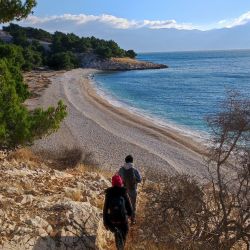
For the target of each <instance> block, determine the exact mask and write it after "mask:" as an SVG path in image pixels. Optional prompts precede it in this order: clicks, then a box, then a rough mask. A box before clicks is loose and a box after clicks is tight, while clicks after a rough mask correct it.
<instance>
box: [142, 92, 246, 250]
mask: <svg viewBox="0 0 250 250" xmlns="http://www.w3.org/2000/svg"><path fill="white" fill-rule="evenodd" d="M208 121H209V125H210V128H211V143H210V145H211V146H210V148H209V149H210V150H209V154H208V158H207V161H206V162H205V163H206V169H207V170H208V171H207V179H206V183H205V184H201V183H198V182H197V181H195V179H194V178H193V177H190V176H185V175H177V176H170V177H169V176H162V177H161V179H160V180H159V177H158V182H157V183H158V184H157V185H148V187H147V188H145V189H144V192H146V197H147V199H148V203H146V205H145V207H146V208H147V209H146V210H145V211H146V212H145V213H146V215H145V218H146V220H145V225H144V226H145V227H149V226H148V225H150V230H148V231H147V234H148V235H147V236H148V237H150V236H151V234H152V230H153V231H154V235H155V236H156V239H157V244H158V246H165V247H166V246H169V248H170V249H176V248H177V249H202V248H204V249H228V250H229V249H232V248H235V249H237V246H238V248H239V247H240V246H241V247H242V249H243V246H242V245H243V243H244V244H245V248H247V249H249V248H250V243H249V242H250V223H249V221H250V100H249V98H247V97H243V96H241V95H239V94H237V93H232V92H230V93H229V95H228V98H227V100H226V101H225V102H224V103H223V105H222V108H221V110H220V111H219V112H218V113H217V114H215V115H214V116H212V117H210V118H209V119H208ZM152 201H153V202H152Z"/></svg>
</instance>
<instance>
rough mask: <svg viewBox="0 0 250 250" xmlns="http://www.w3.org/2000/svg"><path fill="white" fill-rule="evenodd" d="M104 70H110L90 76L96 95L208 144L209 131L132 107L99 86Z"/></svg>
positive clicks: (118, 107) (186, 136) (139, 116)
mask: <svg viewBox="0 0 250 250" xmlns="http://www.w3.org/2000/svg"><path fill="white" fill-rule="evenodd" d="M102 72H109V71H104V70H97V72H96V73H94V74H90V76H89V80H90V82H89V83H88V84H89V85H90V86H89V88H93V92H95V96H97V98H98V99H101V100H104V101H105V102H107V103H108V104H110V105H111V106H113V107H114V108H116V109H121V110H124V112H125V113H128V114H131V115H132V116H135V117H138V118H139V119H140V118H141V119H142V120H145V121H147V122H148V123H152V124H154V126H156V127H158V128H161V129H164V130H170V131H173V133H178V134H179V135H180V136H181V137H185V138H187V139H191V141H194V142H195V143H198V144H199V146H200V145H207V140H208V137H209V134H208V133H206V132H204V131H198V130H194V129H191V128H189V127H187V126H184V125H179V124H177V123H175V122H173V121H169V120H165V119H161V118H159V117H156V116H155V115H153V114H150V113H147V112H146V111H144V110H141V109H139V108H135V107H131V106H130V105H129V104H126V103H124V102H123V101H122V100H119V99H118V98H117V97H116V96H113V95H112V94H110V93H108V92H107V91H106V90H105V89H102V88H99V87H98V84H97V81H96V80H95V76H96V75H98V74H99V73H102ZM202 151H204V150H202ZM202 154H204V152H202Z"/></svg>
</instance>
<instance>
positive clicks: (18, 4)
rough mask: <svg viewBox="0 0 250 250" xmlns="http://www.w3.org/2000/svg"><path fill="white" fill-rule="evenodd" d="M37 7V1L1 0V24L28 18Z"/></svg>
mask: <svg viewBox="0 0 250 250" xmlns="http://www.w3.org/2000/svg"><path fill="white" fill-rule="evenodd" d="M35 6H36V0H25V1H21V0H1V2H0V23H6V22H9V21H11V20H21V19H23V18H26V17H27V16H28V15H29V14H30V13H31V11H32V9H33V8H34V7H35Z"/></svg>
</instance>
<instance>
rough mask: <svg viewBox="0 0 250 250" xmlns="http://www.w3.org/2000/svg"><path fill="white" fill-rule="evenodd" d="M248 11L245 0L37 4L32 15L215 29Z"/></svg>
mask: <svg viewBox="0 0 250 250" xmlns="http://www.w3.org/2000/svg"><path fill="white" fill-rule="evenodd" d="M248 11H250V1H249V0H70V1H69V0H38V5H37V7H36V8H35V10H34V15H36V16H40V17H45V16H53V15H63V14H72V15H79V14H85V15H95V16H100V15H103V14H106V15H112V16H115V17H120V18H125V19H128V20H135V21H141V20H151V21H153V20H154V21H156V20H158V21H163V20H175V21H176V22H177V23H188V24H192V25H194V26H196V27H200V26H201V27H204V28H206V27H207V28H209V27H210V28H216V27H217V26H218V23H219V22H220V21H222V20H226V21H230V20H232V19H235V18H238V17H239V16H241V15H242V14H244V13H246V12H248ZM216 25H217V26H216Z"/></svg>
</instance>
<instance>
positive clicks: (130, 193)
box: [128, 190, 137, 220]
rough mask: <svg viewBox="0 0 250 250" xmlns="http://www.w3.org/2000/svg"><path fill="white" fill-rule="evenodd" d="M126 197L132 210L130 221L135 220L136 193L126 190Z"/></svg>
mask: <svg viewBox="0 0 250 250" xmlns="http://www.w3.org/2000/svg"><path fill="white" fill-rule="evenodd" d="M128 196H129V198H130V201H131V205H132V208H133V214H132V220H133V219H135V213H136V197H137V191H136V190H128Z"/></svg>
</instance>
